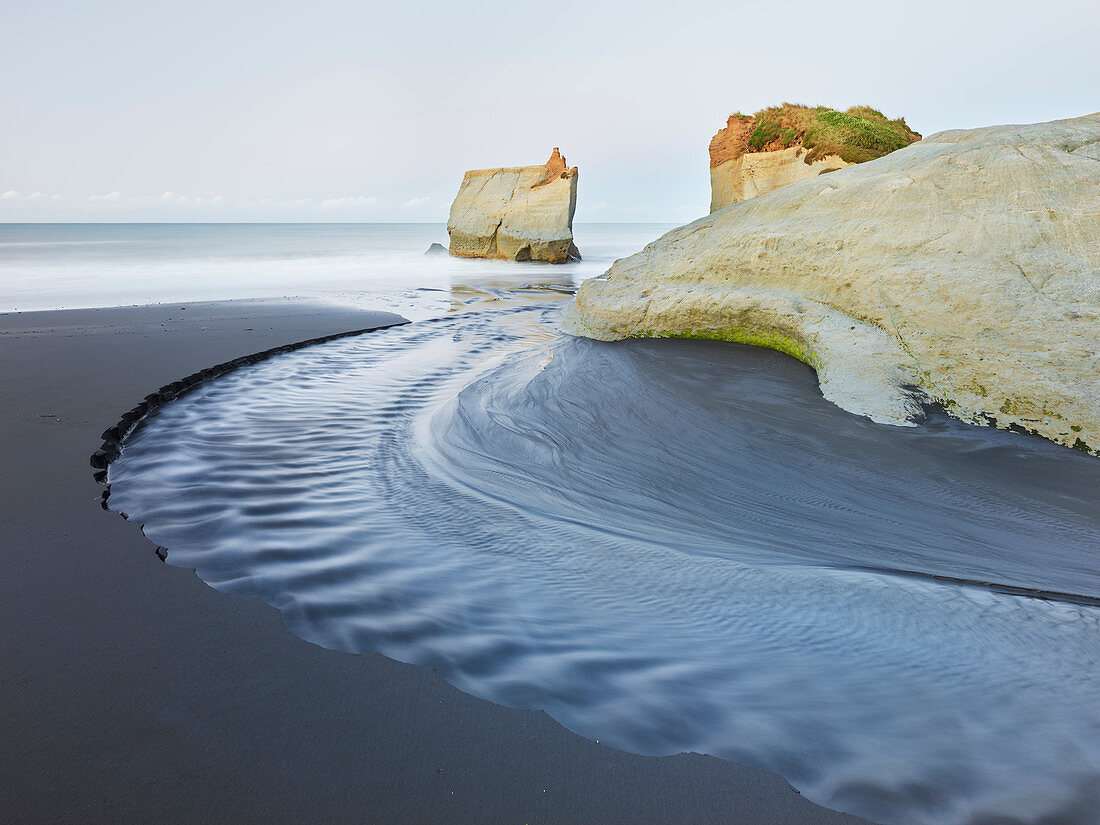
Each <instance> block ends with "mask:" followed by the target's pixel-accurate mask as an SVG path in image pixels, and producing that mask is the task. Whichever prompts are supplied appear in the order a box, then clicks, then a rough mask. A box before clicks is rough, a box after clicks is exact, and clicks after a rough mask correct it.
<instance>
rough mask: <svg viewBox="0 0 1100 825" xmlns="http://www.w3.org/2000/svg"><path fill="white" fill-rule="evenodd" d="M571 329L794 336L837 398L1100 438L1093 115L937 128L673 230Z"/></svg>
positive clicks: (880, 413) (599, 294)
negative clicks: (929, 406)
mask: <svg viewBox="0 0 1100 825" xmlns="http://www.w3.org/2000/svg"><path fill="white" fill-rule="evenodd" d="M567 329H569V330H570V331H571V332H574V333H575V334H580V335H586V336H589V337H592V338H599V339H604V340H614V339H619V338H626V337H638V336H647V337H648V336H658V337H659V336H683V337H701V338H719V339H723V340H729V341H741V342H745V343H750V344H760V345H764V346H770V347H774V348H776V349H780V350H783V351H785V352H788V353H789V354H791V355H793V356H795V357H797V358H800V359H801V360H803V361H805V362H806V363H808V364H810V365H811V366H813V367H814V369H816V370H817V372H818V376H819V380H820V383H821V389H822V392H823V393H824V395H825V397H826V398H828V399H830V400H832V401H833V402H835V403H836V404H838V405H839V406H841V407H844V408H846V409H848V410H850V411H852V412H855V413H859V414H863V415H866V416H868V417H870V418H872V419H874V420H876V421H881V422H888V423H895V424H904V423H906V422H907V421H908V420H909V419H910V418H911V417H912V416H914V415H915V414H918V413H919V411H920V405H921V403H922V401H923V400H925V399H927V398H931V399H934V400H936V401H938V402H940V403H942V404H943V405H944V406H945V407H946V408H947V409H948V411H950V412H951V413H953V414H954V415H956V416H958V417H960V418H962V419H964V420H968V421H973V422H978V423H990V424H995V425H997V426H1001V427H1010V428H1023V429H1024V430H1027V431H1030V432H1034V433H1036V434H1039V435H1042V436H1045V437H1046V438H1049V439H1052V440H1054V441H1057V442H1059V443H1062V444H1066V445H1070V446H1076V447H1078V448H1082V449H1088V450H1090V451H1093V452H1096V451H1097V448H1098V447H1100V113H1097V114H1092V115H1087V116H1085V117H1080V118H1075V119H1070V120H1061V121H1054V122H1051V123H1039V124H1031V125H1013V126H994V127H989V128H984V129H973V130H966V131H962V130H958V131H950V132H942V133H940V134H938V135H935V136H933V137H931V138H928V139H926V140H924V141H921V142H919V143H914V144H912V145H911V146H909V147H907V148H905V149H901V150H899V151H896V152H894V153H892V154H889V155H886V156H885V157H882V158H880V159H878V160H874V161H871V162H869V163H862V164H859V165H855V166H849V167H847V168H844V169H841V170H839V171H837V172H834V173H832V174H829V175H824V176H816V177H814V178H812V179H809V180H803V181H799V182H797V183H792V184H789V185H787V186H784V187H783V188H781V189H778V190H776V191H773V192H771V193H770V194H767V195H764V196H762V197H757V198H754V199H752V200H749V201H746V202H744V203H740V204H737V205H736V206H732V207H730V208H728V209H724V210H722V211H720V212H717V213H714V214H712V215H710V216H709V217H706V218H703V219H701V220H698V221H695V222H694V223H691V224H688V225H687V226H683V227H680V228H679V229H675V230H673V231H672V232H669V233H668V234H667V235H665V236H664V237H662V238H660V239H658V240H657V241H654V242H653V243H651V244H650V245H649V246H647V247H646V248H645V249H644V250H643V251H641V252H639V253H638V254H636V255H633V256H631V257H629V258H624V259H622V260H619V261H617V262H616V263H615V264H614V265H613V266H612V267H611V269H610V270H609V271H608V272H607V273H605V274H604V275H603V276H601V277H599V278H595V279H592V280H589V281H586V282H584V283H583V284H582V285H581V288H580V290H579V292H578V294H577V298H576V302H575V305H574V306H572V307H571V308H570V309H569V311H568V313H567Z"/></svg>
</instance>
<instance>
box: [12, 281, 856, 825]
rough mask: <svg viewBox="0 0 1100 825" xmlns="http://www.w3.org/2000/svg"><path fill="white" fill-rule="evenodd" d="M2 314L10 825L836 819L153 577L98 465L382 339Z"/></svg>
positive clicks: (156, 310)
mask: <svg viewBox="0 0 1100 825" xmlns="http://www.w3.org/2000/svg"><path fill="white" fill-rule="evenodd" d="M181 306H183V305H179V306H176V305H171V306H155V307H134V308H119V309H99V310H75V311H57V312H38V313H21V314H7V315H0V376H2V381H0V421H2V422H3V423H2V426H3V433H4V436H3V454H4V460H5V465H6V472H5V473H4V479H3V482H2V490H3V493H2V496H0V523H2V525H3V543H2V544H3V550H4V556H3V563H4V566H5V571H6V575H5V576H4V578H3V584H2V585H0V588H2V590H0V616H2V617H3V618H2V622H3V624H2V626H3V635H2V640H0V811H2V812H3V813H2V817H0V818H2V819H3V820H4V821H5V822H12V823H40V822H85V823H93V822H148V821H158V822H181V823H182V822H187V823H194V822H234V823H240V822H264V823H272V822H408V823H433V822H441V823H442V822H446V823H460V822H485V823H488V822H501V823H504V822H507V823H524V822H526V823H536V822H544V823H574V822H576V823H581V822H586V823H618V822H622V823H644V822H653V823H696V822H698V823H703V822H725V823H730V822H735V823H739V822H743V823H759V824H761V825H762V824H763V823H788V825H790V824H792V823H833V822H837V823H839V822H856V821H862V820H858V819H857V818H855V817H849V816H845V815H842V814H837V813H834V812H831V811H828V810H826V809H823V808H820V807H818V806H815V805H813V804H811V803H810V802H808V801H806V800H805V799H803V798H802V797H801V796H800V795H798V794H797V793H796V792H795V791H794V790H793V789H791V788H790V786H789V785H788V784H787V783H786V782H785V781H784V780H782V779H781V778H779V777H778V776H776V775H774V774H769V773H766V772H764V771H759V770H756V769H752V768H748V767H743V766H739V765H735V764H732V763H728V762H724V761H722V760H719V759H715V758H711V757H705V756H700V755H696V754H693V755H681V756H676V757H668V758H645V757H639V756H633V755H629V754H624V753H620V752H617V751H614V750H611V749H609V748H607V747H604V746H602V745H599V744H597V743H594V742H591V741H589V740H586V739H583V738H581V737H579V736H576V735H574V734H572V733H570V732H568V731H566V730H565V729H563V728H562V727H561V726H559V725H558V724H557V723H555V722H554V721H552V720H551V719H550V718H549V717H548V716H546V715H545V714H542V713H535V712H527V711H519V710H511V709H507V708H503V707H500V706H497V705H493V704H491V703H489V702H485V701H482V700H479V699H475V698H472V697H470V696H467V695H465V694H462V693H460V692H459V691H457V690H456V689H454V688H452V687H451V686H449V685H448V684H446V683H445V682H444V681H443V680H442V679H441V678H439V677H438V676H437V675H435V674H434V673H432V672H431V671H429V670H427V669H424V668H418V667H412V666H409V665H405V664H401V663H397V662H394V661H392V660H389V659H387V658H385V657H383V656H380V655H348V654H343V653H337V652H333V651H329V650H325V649H323V648H320V647H317V646H315V645H311V644H307V643H305V642H303V641H301V640H300V639H298V638H296V637H294V636H293V635H291V633H290V632H289V631H288V630H287V629H286V628H285V627H284V626H283V624H282V622H281V620H280V618H279V614H278V612H277V611H275V610H274V609H272V608H270V607H268V606H266V605H265V604H263V603H261V602H260V601H259V600H257V599H247V598H242V597H235V596H226V595H223V594H220V593H218V592H216V591H214V590H212V589H211V588H209V587H208V586H207V585H205V584H204V583H203V582H201V581H200V580H199V579H198V578H196V577H195V576H194V575H193V574H192V573H191V572H190V571H187V570H183V569H180V568H175V567H171V566H168V565H165V564H163V563H162V562H161V561H160V559H159V558H158V557H157V556H156V554H155V553H154V548H153V546H152V545H151V544H150V543H149V542H148V541H146V540H145V539H144V538H143V536H142V535H141V534H140V532H139V531H138V529H137V527H136V525H134V524H129V523H127V522H125V521H123V520H122V519H120V518H118V517H117V516H116V515H115V514H113V513H108V512H104V511H103V509H102V508H101V506H100V493H101V487H100V486H99V485H97V484H96V483H95V482H94V480H93V478H92V470H91V468H90V467H89V466H88V456H89V455H90V454H91V453H92V452H93V451H94V450H95V449H96V448H97V447H98V446H99V443H100V433H101V432H102V431H103V430H104V429H105V428H106V427H108V426H110V425H111V424H113V423H114V422H115V421H116V420H117V419H118V416H119V415H120V414H121V413H122V412H124V411H125V410H127V409H129V408H131V407H132V406H134V404H135V403H137V402H138V401H139V400H140V399H141V398H142V397H143V396H145V395H146V394H147V393H150V392H152V391H154V390H156V389H157V388H158V387H160V386H161V385H164V384H166V383H169V382H171V381H174V380H176V379H178V378H180V377H182V376H184V375H187V374H189V373H192V372H195V371H197V370H199V369H202V368H204V367H208V366H211V365H213V364H216V363H220V362H224V361H227V360H230V359H232V358H236V357H238V356H241V355H245V354H249V353H253V352H257V351H260V350H264V349H268V348H271V347H274V346H279V345H283V344H287V343H291V342H295V341H299V340H303V339H306V338H312V337H317V336H321V335H327V334H332V333H337V332H340V331H344V330H351V329H362V328H367V327H371V326H378V325H384V324H388V323H393V322H395V321H396V320H398V319H397V318H396V316H393V315H390V314H387V313H370V312H358V311H350V310H341V309H333V308H327V307H311V306H303V305H295V304H288V303H279V302H267V303H253V302H233V303H223V304H188V305H186V306H187V308H186V309H181Z"/></svg>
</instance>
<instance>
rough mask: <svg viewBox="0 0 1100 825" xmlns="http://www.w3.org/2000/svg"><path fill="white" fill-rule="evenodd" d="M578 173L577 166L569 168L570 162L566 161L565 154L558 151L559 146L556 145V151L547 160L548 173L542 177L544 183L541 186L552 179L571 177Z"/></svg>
mask: <svg viewBox="0 0 1100 825" xmlns="http://www.w3.org/2000/svg"><path fill="white" fill-rule="evenodd" d="M576 174H577V167H576V166H574V167H573V168H572V169H570V168H569V164H567V163H566V162H565V156H564V155H563V154H562V153H561V152H559V151H558V147H557V146H555V147H554V151H553V152H551V153H550V160H548V161H546V175H545V177H543V179H542V183H540V184H539V186H543V185H545V184H547V183H549V182H550V181H552V180H557V179H558V178H571V177H573V176H575V175H576Z"/></svg>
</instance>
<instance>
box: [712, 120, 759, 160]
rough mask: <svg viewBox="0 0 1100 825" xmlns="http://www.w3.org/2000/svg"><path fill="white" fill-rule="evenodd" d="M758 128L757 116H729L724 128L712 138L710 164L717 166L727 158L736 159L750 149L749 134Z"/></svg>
mask: <svg viewBox="0 0 1100 825" xmlns="http://www.w3.org/2000/svg"><path fill="white" fill-rule="evenodd" d="M755 128H756V118H754V117H752V116H751V115H741V114H734V115H730V116H729V120H727V121H726V126H725V128H724V129H719V130H718V134H716V135H715V136H714V137H712V138H711V139H710V165H711V166H717V165H718V164H720V163H725V162H726V161H727V160H736V159H737V158H739V157H741V155H743V154H745V152H747V151H748V149H749V135H751V134H752V130H753V129H755Z"/></svg>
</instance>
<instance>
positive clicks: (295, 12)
mask: <svg viewBox="0 0 1100 825" xmlns="http://www.w3.org/2000/svg"><path fill="white" fill-rule="evenodd" d="M0 20H2V24H0V221H444V220H446V217H447V211H448V209H449V207H450V202H451V200H452V199H453V197H454V195H455V193H456V192H457V190H458V185H459V183H460V182H461V180H462V175H463V172H464V171H465V170H467V169H475V168H485V167H494V166H522V165H529V164H535V163H542V162H544V161H545V160H546V159H547V158H548V157H549V154H550V150H551V149H552V148H553V147H554V146H558V147H560V148H561V151H562V153H563V154H564V155H565V156H566V157H567V159H568V161H569V163H570V164H575V165H577V166H579V167H580V177H579V181H578V185H579V192H578V203H577V215H576V220H577V221H631V222H633V221H662V222H663V221H669V222H683V221H687V220H691V219H693V218H696V217H699V216H700V215H703V214H705V213H706V212H707V210H708V205H709V202H710V193H709V176H708V160H707V144H708V143H709V141H710V138H711V136H712V135H713V134H714V133H715V132H716V131H717V130H718V129H719V128H721V127H722V126H723V125H724V123H725V120H726V117H727V116H728V115H729V113H730V112H733V111H743V112H753V111H756V110H758V109H761V108H763V107H765V106H769V105H774V104H777V103H781V102H784V101H789V102H793V103H805V104H810V105H827V106H830V107H832V108H838V109H844V108H847V107H849V106H852V105H857V104H866V105H871V106H874V107H875V108H878V109H880V110H882V111H883V112H885V113H886V114H887V115H888V116H890V117H905V118H906V120H907V122H908V124H909V125H910V126H911V127H912V128H914V129H916V130H917V131H919V132H922V133H923V134H925V135H930V134H932V133H934V132H937V131H941V130H944V129H954V128H970V127H978V126H986V125H991V124H998V123H1022V122H1036V121H1044V120H1053V119H1056V118H1063V117H1074V116H1078V115H1083V114H1088V113H1090V112H1094V111H1097V110H1100V47H1098V46H1097V43H1098V42H1100V2H1097V0H1086V1H1084V2H1077V0H1065V1H1064V2H1059V3H1052V4H1047V5H1045V6H1044V5H1036V4H1035V3H1023V2H1015V0H998V2H986V0H978V1H977V2H965V0H953V2H940V0H927V1H926V2H909V3H894V2H881V0H880V2H877V3H869V2H844V1H843V0H834V2H830V3H821V2H814V3H810V2H802V0H791V2H785V3H760V2H759V1H758V0H757V2H754V3H751V4H742V3H738V2H735V1H733V0H726V2H693V0H680V2H664V3H650V2H645V1H644V0H640V1H638V2H618V0H604V2H598V3H597V2H591V0H589V1H588V2H571V1H570V0H566V1H565V2H555V3H552V4H550V3H528V2H523V0H504V1H503V2H501V1H500V0H481V2H477V3H469V2H460V1H458V0H448V1H447V2H419V3H418V2H404V3H400V2H387V3H375V2H372V1H371V0H351V1H348V2H345V0H339V1H337V0H316V2H312V3H304V2H299V3H282V2H277V1H276V0H263V2H233V0H221V2H202V0H198V1H197V2H186V3H184V2H179V3H171V4H169V3H156V2H152V3H151V2H149V0H142V2H122V1H121V0H105V1H104V2H96V0H80V1H79V2H54V0H34V2H31V1H30V0H0Z"/></svg>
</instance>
